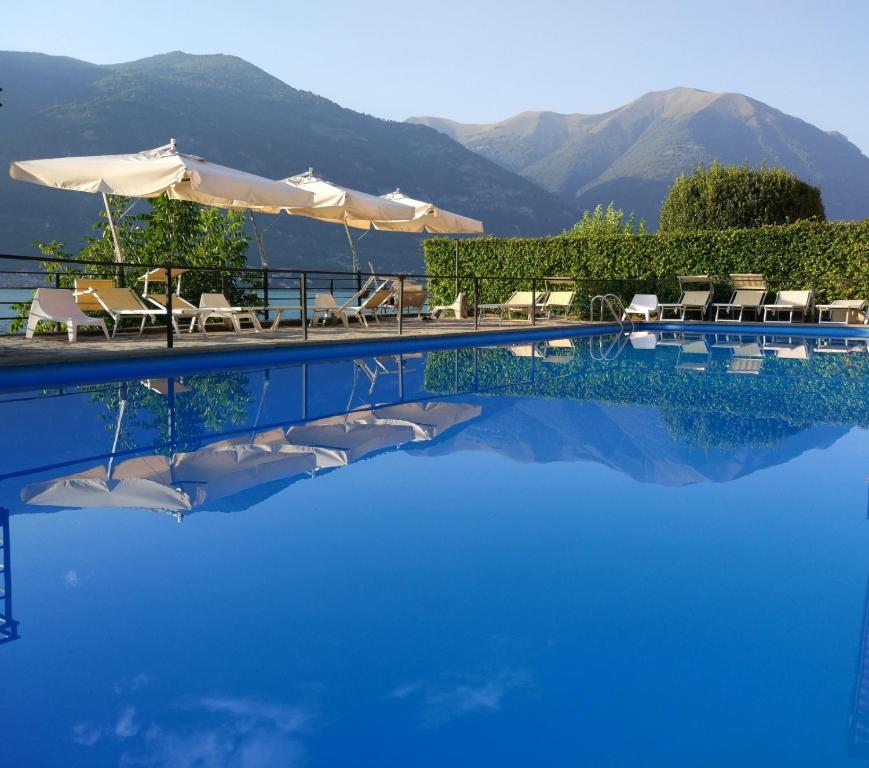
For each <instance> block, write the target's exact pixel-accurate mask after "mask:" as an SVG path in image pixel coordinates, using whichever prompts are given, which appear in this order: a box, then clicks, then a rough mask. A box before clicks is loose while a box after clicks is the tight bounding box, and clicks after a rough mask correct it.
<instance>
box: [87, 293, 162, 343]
mask: <svg viewBox="0 0 869 768" xmlns="http://www.w3.org/2000/svg"><path fill="white" fill-rule="evenodd" d="M107 283H108V284H107ZM75 297H76V301H77V302H78V303H79V306H84V307H87V308H91V307H92V306H93V305H92V302H93V299H96V301H97V303H98V304H99V307H100V308H101V309H102V310H103V311H104V312H105V313H106V314H107V315H108V316H109V317H110V318H112V323H113V327H112V338H114V337H115V334H117V332H118V329H119V328H120V327H121V323H123V321H124V320H128V319H129V320H139V321H141V322H140V323H139V335H140V336H141V335H142V332H143V331H144V330H145V323H146V322H148V320H150V321H151V322H152V323H153V322H154V321H155V319H156V318H157V317H160V316H162V315H164V314H165V313H164V312H161V311H160V310H159V309H153V308H150V307H148V306H147V305H146V304H145V303H144V302H143V301H142V299H140V298H139V297H138V295H136V294H135V293H134V292H133V289H132V288H118V287H116V286H115V285H113V284H111V281H107V280H76V281H75Z"/></svg>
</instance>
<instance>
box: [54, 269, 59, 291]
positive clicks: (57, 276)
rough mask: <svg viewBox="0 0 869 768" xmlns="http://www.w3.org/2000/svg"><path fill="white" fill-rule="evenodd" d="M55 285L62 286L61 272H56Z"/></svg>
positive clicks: (56, 286)
mask: <svg viewBox="0 0 869 768" xmlns="http://www.w3.org/2000/svg"><path fill="white" fill-rule="evenodd" d="M54 287H55V288H60V272H55V273H54Z"/></svg>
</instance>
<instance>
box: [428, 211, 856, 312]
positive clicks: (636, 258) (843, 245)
mask: <svg viewBox="0 0 869 768" xmlns="http://www.w3.org/2000/svg"><path fill="white" fill-rule="evenodd" d="M458 248H459V274H462V275H469V276H470V275H478V276H487V277H502V278H503V277H512V278H518V279H516V280H511V281H508V280H482V281H481V282H480V297H479V300H480V301H481V302H495V301H503V300H504V299H505V298H507V296H509V295H510V292H511V291H513V290H517V289H520V288H530V287H531V278H537V280H538V282H537V288H538V290H542V288H543V286H542V282H540V278H542V277H545V276H547V275H552V276H567V277H573V278H575V279H576V280H578V281H580V282H579V284H578V288H577V290H578V293H579V294H580V304H583V303H586V304H587V301H588V299H589V298H590V297H591V296H593V295H595V294H597V293H604V292H607V291H612V292H613V293H617V294H619V295H621V296H622V298H628V299H629V298H630V295H627V294H633V293H655V292H658V293H659V295H660V296H661V298H662V299H663V298H667V297H668V296H669V295H672V291H673V290H675V276H676V275H680V274H694V273H701V274H702V273H708V274H709V275H710V276H711V277H712V278H713V279H714V280H715V281H716V283H718V284H720V286H721V287H720V289H719V292H718V295H719V296H720V297H722V298H727V296H728V295H729V294H728V290H727V288H726V286H725V284H726V281H727V276H728V274H729V273H731V272H762V273H763V274H764V275H765V276H766V278H767V281H768V282H769V284H770V289H771V290H772V291H776V290H780V289H794V290H799V289H812V290H814V291H815V293H816V295H817V297H818V299H819V300H831V299H837V298H848V297H859V298H869V220H866V221H861V222H852V223H832V222H800V223H797V224H789V225H787V226H777V227H761V228H758V229H729V230H721V231H711V232H671V233H663V234H660V233H659V234H656V235H633V236H625V235H615V236H604V237H570V238H568V237H545V238H534V239H521V238H512V239H502V238H494V237H482V238H474V239H463V240H460V241H458ZM455 254H456V241H455V240H447V239H442V238H438V239H430V240H427V241H426V243H425V259H426V269H427V271H428V273H429V274H431V275H436V276H439V277H440V278H442V279H433V280H432V281H431V287H432V290H433V293H434V301H435V303H447V304H448V303H450V302H451V301H452V300H453V294H454V291H455V280H454V278H452V277H449V276H450V275H454V274H455ZM659 281H665V283H664V284H661V283H660V282H659ZM459 290H462V291H466V292H467V295H468V299H469V301H470V300H472V297H473V280H472V279H470V278H464V279H462V280H461V281H460V286H459ZM668 291H670V293H669V294H668Z"/></svg>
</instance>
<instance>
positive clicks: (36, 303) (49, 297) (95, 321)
mask: <svg viewBox="0 0 869 768" xmlns="http://www.w3.org/2000/svg"><path fill="white" fill-rule="evenodd" d="M42 320H45V321H48V322H52V323H65V324H66V331H67V335H68V336H69V340H70V341H75V340H76V338H77V337H78V329H79V328H80V327H85V326H96V327H97V328H102V330H103V333H104V334H105V336H106V339H108V338H109V329H108V328H106V321H105V320H103V319H102V318H99V317H90V316H88V315H86V314H85V313H84V312H82V311H81V310H80V309H79V308H78V306H76V303H75V296H74V295H73V292H72V291H68V290H66V289H65V288H37V289H36V293H35V294H34V296H33V303H32V304H31V305H30V316H29V317H28V318H27V331H26V333H25V336H26V338H28V339H32V338H33V334H34V332H35V331H36V326H37V325H38V324H39V322H40V321H42Z"/></svg>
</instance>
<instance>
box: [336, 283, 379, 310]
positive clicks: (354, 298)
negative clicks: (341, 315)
mask: <svg viewBox="0 0 869 768" xmlns="http://www.w3.org/2000/svg"><path fill="white" fill-rule="evenodd" d="M375 280H377V277H376V276H375V275H371V277H369V278H368V279H367V280H366V281H365V283H364V285H363V286H362V287H361V288H360V289H359V290H358V291H356V293H354V294H353V295H352V296H351V297H350V298H349V299H347V301H345V302H344V303H343V304H342V305H341V306H340V307H338V309H347V307H352V306H355V305H356V302H357V301H358V300H359V297H360V296H363V295H364V294H366V293H367V292H368V289H369V288H371V286H372V285H374V281H375ZM385 285H386V283H385V282H384V283H382V284H381V285H380V286H378V288H377V289H376V290H379V289H380V288H382V287H383V286H385Z"/></svg>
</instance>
